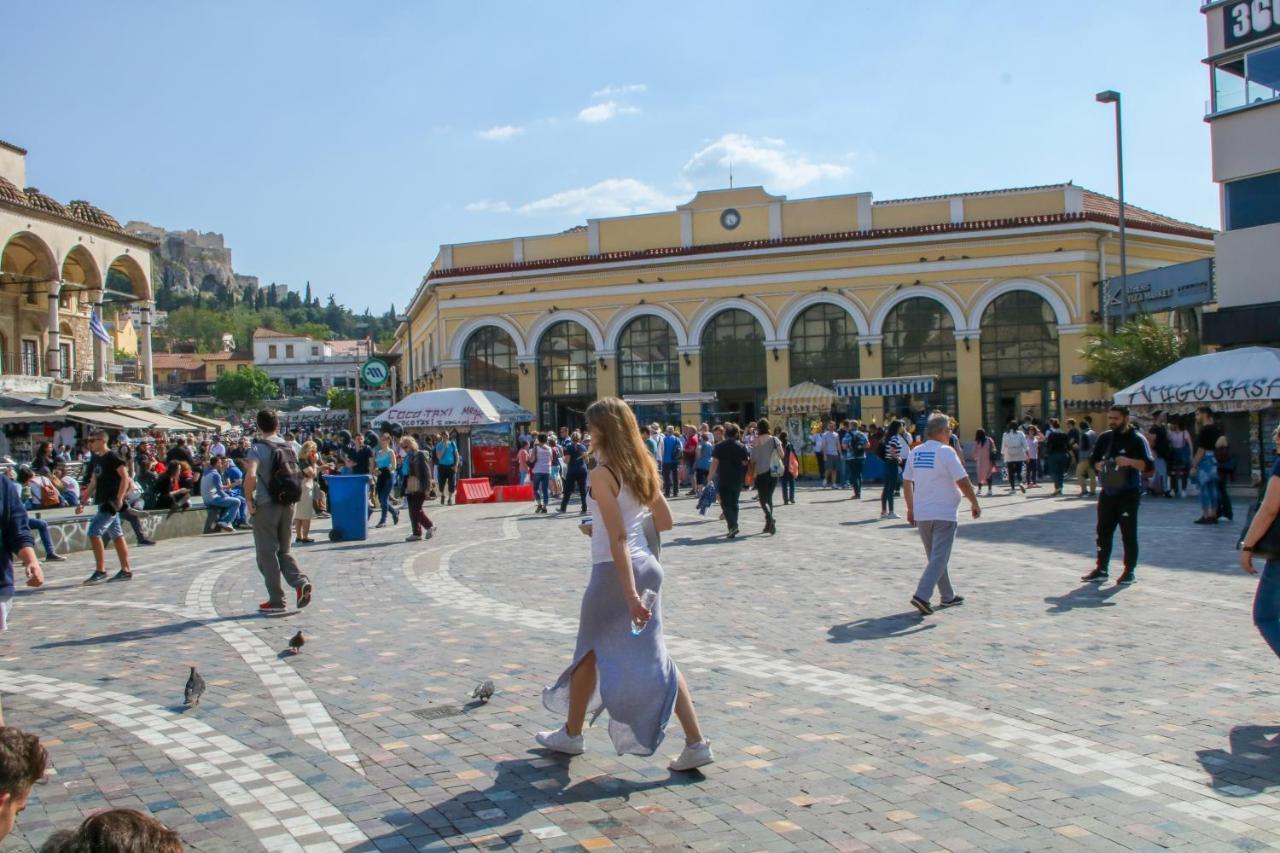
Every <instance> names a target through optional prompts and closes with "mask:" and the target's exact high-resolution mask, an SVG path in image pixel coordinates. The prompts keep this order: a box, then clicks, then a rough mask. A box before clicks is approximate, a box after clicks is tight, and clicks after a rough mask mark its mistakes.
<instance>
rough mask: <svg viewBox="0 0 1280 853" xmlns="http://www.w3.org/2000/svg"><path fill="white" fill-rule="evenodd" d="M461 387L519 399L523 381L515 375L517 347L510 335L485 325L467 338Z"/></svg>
mask: <svg viewBox="0 0 1280 853" xmlns="http://www.w3.org/2000/svg"><path fill="white" fill-rule="evenodd" d="M419 369H421V365H419ZM462 384H463V385H464V386H465V387H467V388H474V389H476V390H478V391H496V392H497V393H499V394H501V395H502V396H504V397H506V398H507V399H508V400H518V399H519V398H520V379H519V377H518V376H517V375H516V345H515V343H514V342H513V341H512V340H511V336H510V335H508V334H507V333H506V332H504V331H503V330H502V329H499V328H498V327H497V326H485V327H484V328H481V329H477V330H476V332H475V334H473V335H472V336H471V337H469V338H467V345H466V346H465V347H463V352H462Z"/></svg>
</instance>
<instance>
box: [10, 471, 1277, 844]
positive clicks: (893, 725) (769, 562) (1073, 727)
mask: <svg viewBox="0 0 1280 853" xmlns="http://www.w3.org/2000/svg"><path fill="white" fill-rule="evenodd" d="M872 491H875V492H877V493H878V490H875V489H871V490H869V492H872ZM1047 491H1048V490H1046V489H1039V490H1033V492H1032V494H1031V496H1030V497H1022V496H1020V495H1019V496H1017V497H1011V496H1007V495H1003V494H1001V495H997V496H996V497H994V498H984V499H983V508H984V515H983V518H982V519H981V520H980V521H976V522H974V521H966V522H964V523H963V524H962V526H961V531H960V535H959V539H958V541H957V545H956V549H955V553H954V557H953V559H952V576H953V580H954V582H955V584H956V587H957V590H958V591H959V592H961V593H962V594H963V595H964V596H965V598H966V601H965V604H964V606H963V607H959V608H955V609H950V610H946V611H942V612H940V613H938V614H936V615H934V616H931V617H920V616H919V615H917V614H916V613H915V611H914V610H913V609H912V608H911V607H910V606H909V604H908V600H909V599H910V596H911V593H912V592H913V590H914V587H915V582H916V579H917V577H918V575H919V571H920V569H921V568H922V563H923V557H922V550H921V547H920V544H919V540H918V538H917V537H916V534H915V532H914V531H913V530H911V529H910V528H909V527H908V526H907V525H906V524H905V522H903V521H895V520H889V521H883V520H880V519H879V517H878V515H879V513H878V505H877V503H876V502H874V501H873V500H871V499H868V500H865V501H851V500H848V496H847V494H846V493H843V492H832V491H825V490H818V489H808V490H806V489H803V488H802V489H801V491H800V496H799V497H800V500H799V503H798V504H797V505H796V506H792V507H785V508H780V509H779V513H778V519H779V522H778V530H779V532H778V535H777V536H774V537H766V536H763V535H747V536H744V537H743V538H741V539H739V540H737V541H734V542H727V541H725V540H724V538H723V525H722V524H721V523H718V522H717V521H716V520H715V512H714V511H713V512H712V513H711V514H710V516H708V517H703V516H699V515H698V514H697V513H696V512H695V509H694V505H693V502H692V501H691V500H690V499H681V500H679V501H677V502H676V504H675V510H676V516H677V527H676V529H675V530H674V531H673V532H672V533H670V534H668V535H667V536H666V542H665V546H664V552H663V565H664V567H665V569H666V583H665V586H664V589H663V608H664V620H665V626H666V630H667V631H668V634H667V641H668V646H669V647H670V650H671V653H672V655H673V657H674V658H675V659H676V662H677V663H678V664H679V665H680V666H681V668H682V670H683V671H684V673H685V675H686V676H687V678H688V680H689V683H690V686H691V688H692V691H693V695H694V700H695V702H696V704H697V707H698V711H699V714H700V716H701V719H702V723H703V727H704V728H705V730H706V731H707V733H708V735H709V736H710V737H711V738H712V743H713V746H714V748H715V751H716V755H717V762H716V764H714V765H713V766H711V767H709V768H706V772H705V773H693V774H672V773H670V772H668V771H667V770H666V762H667V760H668V757H669V756H671V755H674V754H675V753H676V752H678V751H679V746H680V743H681V733H680V729H679V726H678V724H677V723H676V722H675V721H674V720H673V722H672V728H671V731H670V732H669V734H670V738H669V739H668V741H667V742H666V743H664V744H663V747H662V749H661V750H660V752H659V754H658V755H656V756H653V757H652V758H638V757H634V756H621V757H620V756H616V755H614V754H613V753H612V750H611V748H610V745H609V741H608V738H607V736H606V734H605V732H604V731H603V727H601V726H598V727H596V728H595V729H592V730H589V731H588V733H587V746H588V752H587V753H586V754H585V755H583V756H580V757H578V758H574V759H572V760H569V759H565V758H561V757H557V756H554V755H551V754H548V753H546V752H544V751H542V750H541V749H539V748H537V747H536V745H535V744H534V743H533V733H534V732H536V731H538V730H539V729H542V728H553V727H555V726H556V725H558V724H559V721H558V720H556V719H553V718H552V716H551V715H550V714H548V713H547V712H546V711H544V710H543V708H542V706H541V702H540V691H541V689H542V687H543V685H544V684H546V683H548V682H549V681H551V680H553V679H554V678H555V677H556V676H557V675H558V674H559V673H560V671H561V669H562V668H563V667H564V666H565V665H566V663H567V662H568V660H569V657H570V655H571V653H572V650H573V638H574V634H575V631H576V627H577V613H578V605H579V600H580V596H581V593H582V589H583V586H584V583H585V581H586V578H587V574H588V572H589V566H588V560H589V558H588V550H587V542H586V540H585V539H584V538H583V537H582V536H581V535H579V533H578V532H577V530H576V527H577V525H576V520H577V518H576V515H572V516H571V517H558V516H556V515H554V514H553V515H551V516H535V515H533V514H531V513H530V512H528V508H527V507H525V506H522V505H494V504H491V505H482V506H470V507H450V508H443V509H441V508H437V511H436V512H435V513H433V517H434V518H435V519H436V520H437V522H438V524H439V529H440V533H439V535H438V536H437V537H436V538H434V539H431V540H429V541H426V542H416V543H409V542H404V541H402V540H403V538H404V535H405V534H406V533H407V532H408V531H407V530H406V528H405V526H404V525H401V526H399V527H392V528H387V529H383V530H373V531H371V535H370V538H369V540H368V541H366V542H363V543H339V544H330V543H328V542H327V541H324V540H323V537H324V534H325V533H326V532H327V529H326V528H321V529H320V536H321V539H322V542H321V544H317V545H314V546H308V547H305V548H303V549H300V551H299V555H300V560H301V562H302V564H303V567H304V569H305V570H306V571H307V572H309V573H310V575H311V577H312V579H313V580H314V581H315V584H316V598H315V601H314V603H313V604H312V606H311V607H310V608H308V609H307V610H305V611H303V612H301V613H298V614H295V615H291V616H289V617H287V618H283V619H262V618H260V617H258V616H257V615H256V614H255V613H254V612H253V611H254V609H255V608H256V606H257V604H258V602H259V601H260V600H261V599H262V597H263V591H262V584H261V580H260V578H259V576H258V574H257V571H256V569H255V568H254V565H253V556H252V552H251V550H250V547H249V546H250V540H249V538H248V536H247V535H244V534H232V535H221V536H206V537H202V538H199V539H185V540H177V541H169V542H164V543H161V545H159V546H157V547H155V548H145V549H143V548H138V549H135V551H134V557H135V570H136V578H135V580H133V581H132V582H130V583H127V584H105V585H99V586H95V587H91V588H83V587H81V586H80V585H79V581H80V580H81V579H82V578H83V577H84V576H86V575H87V574H88V572H89V570H90V568H91V565H90V562H89V557H88V556H87V555H81V556H77V557H75V558H73V560H72V561H70V562H68V563H61V564H53V565H51V566H49V567H48V568H47V570H48V574H49V577H50V583H49V584H48V585H47V586H46V587H45V588H44V589H42V590H39V591H35V592H22V593H20V594H19V595H18V597H17V599H16V601H15V605H14V610H13V617H12V630H10V631H9V632H8V633H7V634H5V635H4V636H3V639H0V693H2V694H3V700H4V711H5V717H6V720H7V721H8V722H9V723H11V724H13V725H18V726H21V727H23V728H25V729H28V730H30V731H33V732H36V733H38V734H39V735H40V736H41V737H42V739H43V740H44V742H45V743H46V745H47V746H48V747H49V751H50V754H51V757H52V761H53V767H54V772H53V773H52V774H51V775H50V776H49V778H48V780H47V782H46V783H44V784H42V785H40V786H38V787H37V789H36V791H35V793H34V795H33V796H32V798H31V803H30V805H29V807H28V809H27V811H26V812H25V813H23V814H22V816H21V817H20V819H19V822H18V828H17V831H16V832H15V833H14V835H12V836H11V837H10V838H9V839H8V840H6V841H4V842H0V851H4V853H8V851H15V850H27V849H30V848H32V847H36V846H38V845H39V844H40V843H41V842H42V841H43V839H44V838H45V837H46V836H47V835H48V834H49V833H50V832H52V831H53V830H54V829H57V828H61V827H66V826H72V825H74V824H75V823H77V822H78V821H79V820H80V819H81V818H82V817H83V816H84V815H86V814H90V813H92V812H94V811H96V810H99V809H103V808H108V807H112V806H120V807H131V808H138V809H144V810H147V811H150V812H151V813H153V814H155V815H156V816H157V817H158V818H160V819H161V820H163V821H164V822H165V823H166V824H168V825H169V826H171V827H173V828H174V829H176V830H178V831H179V832H180V833H181V834H182V836H183V838H184V839H185V840H186V841H187V843H188V845H189V847H190V848H191V849H193V850H255V849H265V850H307V851H313V850H314V851H330V850H368V851H373V850H448V849H472V848H477V847H478V848H485V849H497V848H504V847H513V848H517V849H521V850H543V849H548V850H607V849H613V848H621V849H632V850H654V849H658V850H662V849H692V850H743V851H750V850H819V849H836V850H1046V849H1082V848H1088V849H1116V850H1121V849H1125V850H1127V849H1142V850H1147V849H1152V850H1154V849H1160V848H1183V849H1192V850H1197V851H1200V850H1239V849H1244V850H1249V849H1264V848H1275V847H1280V797H1277V794H1276V793H1275V791H1276V789H1277V787H1280V708H1277V707H1276V706H1277V702H1278V700H1280V690H1277V688H1276V685H1277V684H1280V662H1278V661H1277V660H1276V659H1275V658H1274V656H1273V655H1272V654H1271V652H1270V651H1269V649H1268V648H1267V647H1266V646H1265V644H1263V642H1262V640H1261V639H1260V638H1259V637H1258V635H1257V633H1256V631H1255V630H1254V629H1253V627H1252V625H1251V623H1250V617H1249V609H1250V600H1251V597H1252V594H1253V581H1252V580H1251V579H1250V578H1248V577H1246V576H1245V575H1243V574H1242V573H1241V572H1240V571H1239V569H1238V568H1236V566H1235V554H1234V552H1233V551H1232V545H1233V543H1234V540H1235V536H1236V534H1237V533H1238V527H1237V526H1235V525H1223V526H1221V527H1218V528H1208V529H1206V528H1204V527H1202V526H1197V525H1193V524H1191V521H1192V519H1193V518H1194V517H1195V515H1196V513H1197V510H1196V508H1195V506H1194V504H1193V502H1191V501H1177V500H1174V501H1170V500H1147V501H1146V502H1144V504H1143V507H1142V523H1141V540H1142V548H1143V556H1142V561H1141V564H1140V567H1139V570H1138V577H1139V580H1138V583H1137V584H1135V585H1134V586H1132V587H1129V588H1116V587H1115V586H1113V585H1104V586H1101V587H1099V586H1094V585H1085V584H1081V583H1080V582H1079V581H1078V578H1079V576H1080V575H1081V574H1083V573H1085V572H1086V571H1088V570H1089V569H1090V568H1091V558H1092V552H1093V543H1092V527H1093V515H1094V508H1093V505H1092V502H1090V501H1087V500H1079V499H1076V498H1062V499H1054V498H1050V497H1048V495H1047ZM743 526H744V530H746V531H747V532H748V533H750V534H754V533H755V532H756V531H758V530H759V528H760V527H762V526H763V525H762V520H761V517H760V514H759V511H758V510H757V509H749V510H747V511H745V512H744V523H743ZM1117 545H1118V543H1117ZM1118 559H1119V558H1118V556H1117V563H1118ZM113 570H114V569H113ZM1114 576H1115V572H1113V577H1114ZM299 628H301V629H302V630H303V631H304V633H305V635H306V636H307V644H306V646H305V648H304V649H303V651H302V653H301V654H298V655H289V654H287V653H285V650H286V649H287V642H288V639H289V637H290V636H291V635H292V634H293V632H294V631H296V630H298V629H299ZM191 665H194V666H196V667H197V668H198V669H199V671H200V672H201V674H202V675H203V676H204V677H205V680H206V681H207V683H208V692H207V693H206V694H205V697H204V700H203V701H202V703H201V704H200V705H199V706H198V707H195V708H191V709H186V708H183V707H182V705H181V699H182V687H183V684H184V683H185V681H186V677H187V668H188V667H189V666H191ZM485 679H492V680H493V681H494V683H495V684H496V686H497V694H496V695H495V696H494V698H493V700H492V701H491V702H490V703H489V704H487V705H481V704H478V703H473V702H471V701H470V699H469V695H470V692H471V689H472V688H473V687H474V685H475V684H476V683H477V682H480V681H483V680H485Z"/></svg>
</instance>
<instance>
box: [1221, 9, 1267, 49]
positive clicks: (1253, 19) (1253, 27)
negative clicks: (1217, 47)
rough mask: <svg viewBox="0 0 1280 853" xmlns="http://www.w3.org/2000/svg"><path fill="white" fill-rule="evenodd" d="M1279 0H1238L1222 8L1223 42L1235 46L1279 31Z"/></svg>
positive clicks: (1228, 45)
mask: <svg viewBox="0 0 1280 853" xmlns="http://www.w3.org/2000/svg"><path fill="white" fill-rule="evenodd" d="M1278 3H1280V0H1239V2H1237V3H1228V4H1227V6H1226V7H1225V8H1224V9H1223V10H1222V34H1223V39H1222V41H1223V44H1224V45H1226V46H1227V47H1236V46H1238V45H1242V44H1248V43H1249V42H1251V41H1257V40H1258V39H1260V38H1266V37H1267V36H1270V35H1275V34H1277V33H1280V16H1277V11H1280V10H1278V9H1277V4H1278Z"/></svg>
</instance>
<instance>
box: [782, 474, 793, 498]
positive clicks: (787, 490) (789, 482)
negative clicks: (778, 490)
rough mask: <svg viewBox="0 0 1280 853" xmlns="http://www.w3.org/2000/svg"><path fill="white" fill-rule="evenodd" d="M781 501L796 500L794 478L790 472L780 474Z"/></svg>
mask: <svg viewBox="0 0 1280 853" xmlns="http://www.w3.org/2000/svg"><path fill="white" fill-rule="evenodd" d="M782 502H783V503H795V502H796V478H795V477H793V476H791V474H790V473H787V474H783V475H782Z"/></svg>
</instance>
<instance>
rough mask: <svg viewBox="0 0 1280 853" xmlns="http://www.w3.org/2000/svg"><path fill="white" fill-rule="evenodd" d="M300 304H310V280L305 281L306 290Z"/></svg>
mask: <svg viewBox="0 0 1280 853" xmlns="http://www.w3.org/2000/svg"><path fill="white" fill-rule="evenodd" d="M302 304H303V305H310V304H311V282H307V290H306V294H305V295H304V296H303V299H302Z"/></svg>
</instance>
